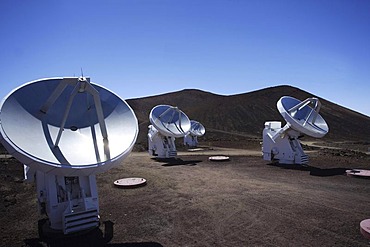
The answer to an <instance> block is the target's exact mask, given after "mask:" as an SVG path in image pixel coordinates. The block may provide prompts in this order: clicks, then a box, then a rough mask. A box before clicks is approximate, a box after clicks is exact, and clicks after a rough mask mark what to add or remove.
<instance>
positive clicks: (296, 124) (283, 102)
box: [277, 96, 329, 138]
mask: <svg viewBox="0 0 370 247" xmlns="http://www.w3.org/2000/svg"><path fill="white" fill-rule="evenodd" d="M310 104H314V108H312V107H310ZM320 107H321V105H320V101H319V100H318V99H316V98H308V99H306V100H304V101H300V100H298V99H295V98H293V97H290V96H283V97H281V98H280V100H279V101H278V102H277V108H278V110H279V112H280V114H281V115H282V116H283V118H284V119H285V121H287V123H289V124H290V126H291V127H292V128H293V129H295V130H296V131H298V132H301V133H303V134H306V135H309V136H312V137H316V138H321V137H323V136H325V135H326V134H327V133H328V131H329V127H328V125H327V123H326V122H325V120H324V119H323V118H322V117H321V115H320V114H319V111H320Z"/></svg>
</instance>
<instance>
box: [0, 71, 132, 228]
mask: <svg viewBox="0 0 370 247" xmlns="http://www.w3.org/2000/svg"><path fill="white" fill-rule="evenodd" d="M26 96H27V97H26ZM0 109H1V115H0V116H1V119H0V120H1V121H0V123H1V128H0V133H1V135H0V140H1V141H2V143H3V144H4V146H5V147H6V148H7V150H8V151H9V153H10V154H12V155H13V156H14V157H15V158H17V159H18V160H19V161H20V162H22V163H23V164H25V165H24V173H25V180H26V181H29V182H31V181H35V182H36V189H37V199H38V205H39V211H40V213H41V214H46V215H47V216H48V219H49V223H50V225H49V227H50V228H51V229H52V230H57V231H58V230H59V231H62V232H63V233H64V234H69V233H74V232H78V231H82V230H86V229H90V228H95V227H97V226H98V225H99V200H98V191H97V186H96V178H95V175H96V174H97V173H101V172H104V171H106V170H108V169H110V168H111V167H113V166H116V165H118V164H119V163H120V162H119V161H121V160H123V159H124V158H125V157H127V155H128V154H129V153H130V152H131V150H132V147H133V145H134V143H135V141H136V138H137V134H138V125H137V119H136V116H135V114H134V113H133V111H132V109H131V108H130V107H129V106H128V105H127V104H126V102H124V101H123V100H122V99H120V98H119V97H118V96H117V95H115V94H114V93H112V92H111V91H109V90H107V89H105V88H103V87H101V86H98V85H96V84H94V85H92V84H91V83H90V79H89V78H85V77H80V78H77V77H71V78H50V79H41V80H37V81H33V82H31V83H28V84H25V85H23V86H22V87H20V88H18V89H16V90H14V91H13V92H12V93H11V94H9V95H8V96H7V97H6V98H5V99H4V101H3V103H2V105H1V108H0ZM19 130H23V131H22V134H20V133H19Z"/></svg>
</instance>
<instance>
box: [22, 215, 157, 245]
mask: <svg viewBox="0 0 370 247" xmlns="http://www.w3.org/2000/svg"><path fill="white" fill-rule="evenodd" d="M103 223H104V233H103V231H102V230H101V229H100V227H97V228H95V229H92V230H89V231H84V232H82V233H74V234H69V235H64V234H63V233H61V232H60V231H58V232H55V230H51V231H50V230H47V231H45V229H49V228H48V227H47V225H48V220H46V219H42V220H40V221H39V235H40V236H39V238H32V239H25V240H24V241H23V242H24V244H25V246H26V247H44V246H47V247H63V246H69V247H104V246H112V247H162V245H161V244H159V243H156V242H140V243H109V242H110V241H111V240H112V238H113V225H114V223H113V222H112V221H104V222H103ZM40 227H41V228H40ZM41 229H44V230H42V231H40V230H41Z"/></svg>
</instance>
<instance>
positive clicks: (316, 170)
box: [267, 163, 349, 177]
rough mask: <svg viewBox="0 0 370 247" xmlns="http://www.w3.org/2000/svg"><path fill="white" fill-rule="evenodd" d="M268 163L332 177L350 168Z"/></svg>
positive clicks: (342, 173)
mask: <svg viewBox="0 0 370 247" xmlns="http://www.w3.org/2000/svg"><path fill="white" fill-rule="evenodd" d="M267 165H270V166H275V167H280V168H282V169H289V170H298V171H308V172H310V175H311V176H317V177H330V176H337V175H345V174H346V170H348V169H349V168H325V169H323V168H318V167H314V166H309V165H294V164H279V163H269V164H267Z"/></svg>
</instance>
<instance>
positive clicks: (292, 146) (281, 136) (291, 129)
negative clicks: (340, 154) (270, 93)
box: [262, 96, 329, 165]
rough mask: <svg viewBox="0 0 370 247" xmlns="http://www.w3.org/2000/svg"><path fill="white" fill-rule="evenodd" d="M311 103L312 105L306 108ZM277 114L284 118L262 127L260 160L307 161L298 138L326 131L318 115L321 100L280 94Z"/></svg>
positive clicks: (281, 161) (318, 135)
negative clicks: (301, 98) (284, 123)
mask: <svg viewBox="0 0 370 247" xmlns="http://www.w3.org/2000/svg"><path fill="white" fill-rule="evenodd" d="M310 105H312V108H311V107H310ZM277 107H278V110H279V112H280V114H281V115H282V116H283V117H284V119H285V120H286V121H287V123H286V125H285V126H284V127H282V126H281V122H277V121H271V122H266V123H265V128H264V130H263V144H262V153H263V159H264V160H268V161H273V162H278V163H280V164H299V165H305V164H308V155H307V154H305V153H304V151H303V149H302V146H301V143H300V141H299V138H300V137H301V136H302V135H303V134H306V135H309V136H312V137H317V138H321V137H323V136H324V135H326V133H327V132H328V131H329V129H328V126H327V124H326V122H325V120H324V119H323V118H322V117H321V116H320V115H319V111H320V107H321V103H320V101H319V100H318V99H317V98H308V99H306V100H304V101H302V102H300V101H299V100H297V99H295V98H293V97H288V96H284V97H282V98H281V99H280V100H279V101H278V103H277Z"/></svg>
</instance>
